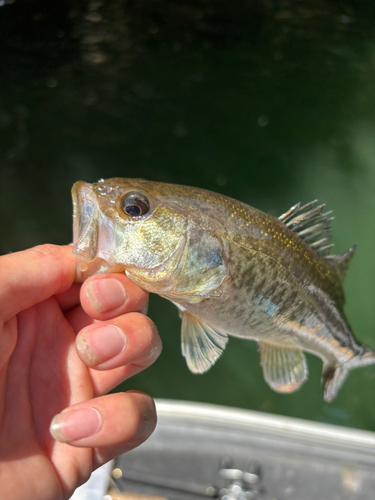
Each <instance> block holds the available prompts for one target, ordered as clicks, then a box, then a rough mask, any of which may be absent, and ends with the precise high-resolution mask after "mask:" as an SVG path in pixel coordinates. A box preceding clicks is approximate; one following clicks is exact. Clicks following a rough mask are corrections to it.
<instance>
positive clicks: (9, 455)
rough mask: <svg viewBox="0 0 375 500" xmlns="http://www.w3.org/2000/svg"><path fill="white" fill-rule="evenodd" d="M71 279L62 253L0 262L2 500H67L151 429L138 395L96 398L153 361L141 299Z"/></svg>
mask: <svg viewBox="0 0 375 500" xmlns="http://www.w3.org/2000/svg"><path fill="white" fill-rule="evenodd" d="M74 276H75V259H74V257H73V255H72V253H71V248H70V247H59V246H53V245H42V246H39V247H36V248H33V249H30V250H26V251H24V252H18V253H14V254H9V255H5V256H1V257H0V485H1V488H0V491H1V499H2V500H18V499H19V500H21V499H25V498H27V499H28V500H34V499H35V500H60V499H67V498H69V497H70V495H71V494H72V493H73V491H74V490H75V488H76V487H77V486H79V485H80V484H81V483H83V482H84V481H86V480H87V479H88V478H89V476H90V474H91V472H92V471H93V470H94V469H95V468H97V467H98V466H100V465H101V464H103V463H105V462H107V461H108V460H111V459H112V458H114V457H115V456H117V455H119V454H121V453H124V452H125V451H128V450H130V449H132V448H134V447H136V446H138V445H139V444H141V443H142V442H143V441H145V440H146V439H147V438H148V437H149V435H150V434H151V433H152V431H153V430H154V427H155V424H156V414H155V408H154V404H153V401H152V399H151V398H150V397H149V396H147V395H146V394H143V393H140V392H135V391H134V392H132V391H129V392H125V393H116V394H110V395H107V396H104V394H105V393H106V392H108V391H109V390H110V389H112V388H113V387H115V386H116V385H117V384H119V383H120V382H121V381H123V380H125V379H127V378H129V377H131V376H132V375H134V374H135V373H137V372H139V371H141V370H143V369H144V368H146V367H147V366H149V365H150V364H151V363H153V361H155V359H156V358H157V357H158V355H159V353H160V351H161V341H160V338H159V336H158V334H157V331H156V328H155V326H154V325H153V323H152V322H151V320H150V319H148V318H147V317H146V316H144V315H143V314H140V313H142V312H144V311H145V309H146V307H147V299H148V294H147V293H146V292H145V291H144V290H141V289H140V288H138V287H137V286H136V285H134V284H133V283H132V282H131V281H129V280H128V279H127V278H126V276H125V275H123V274H113V275H97V276H93V277H91V278H89V279H88V280H87V281H86V282H85V283H83V285H80V284H78V283H74ZM52 419H53V422H52V425H51V432H52V435H51V433H50V430H49V427H50V424H51V421H52ZM53 436H54V437H53Z"/></svg>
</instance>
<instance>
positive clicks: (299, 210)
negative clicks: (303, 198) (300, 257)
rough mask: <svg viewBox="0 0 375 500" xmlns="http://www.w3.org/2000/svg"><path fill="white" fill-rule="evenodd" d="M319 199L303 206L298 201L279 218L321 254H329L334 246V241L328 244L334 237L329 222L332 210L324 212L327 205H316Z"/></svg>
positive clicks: (331, 218)
mask: <svg viewBox="0 0 375 500" xmlns="http://www.w3.org/2000/svg"><path fill="white" fill-rule="evenodd" d="M317 201H318V200H314V201H311V202H310V203H307V204H306V205H303V206H302V207H301V204H300V203H297V205H294V206H293V207H292V208H291V209H290V210H288V211H287V212H286V213H285V214H283V215H280V217H279V220H280V221H281V222H283V223H284V224H285V225H286V226H287V227H288V228H289V229H291V230H292V231H294V232H295V233H296V234H298V236H299V237H300V238H302V239H303V240H304V241H305V242H306V243H307V244H308V245H310V246H311V248H313V249H314V250H316V251H317V252H318V253H319V254H320V255H323V256H327V255H328V254H329V252H330V249H331V248H332V247H333V243H331V244H328V245H327V243H328V241H329V240H330V239H331V238H332V235H331V234H330V230H331V227H330V225H329V224H330V222H331V221H332V220H333V217H328V216H329V215H330V214H331V213H332V211H329V212H324V213H323V212H322V210H323V208H324V207H325V205H324V204H323V205H318V206H316V207H314V205H315V203H316V202H317Z"/></svg>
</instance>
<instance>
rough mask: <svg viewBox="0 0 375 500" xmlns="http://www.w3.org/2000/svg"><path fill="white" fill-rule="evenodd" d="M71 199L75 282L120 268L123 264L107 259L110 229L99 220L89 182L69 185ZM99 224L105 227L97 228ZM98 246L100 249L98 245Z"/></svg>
mask: <svg viewBox="0 0 375 500" xmlns="http://www.w3.org/2000/svg"><path fill="white" fill-rule="evenodd" d="M72 198H73V255H74V256H75V257H76V259H77V266H76V281H77V282H79V283H82V282H83V281H84V280H85V279H87V278H88V277H90V276H92V275H93V274H99V273H108V272H121V271H123V270H124V266H119V265H114V264H113V263H110V262H108V260H109V254H108V251H105V250H106V249H105V247H107V249H108V247H110V246H111V240H112V236H111V235H112V230H111V228H110V227H109V226H108V223H107V224H105V221H103V220H102V217H101V213H100V210H99V207H98V202H97V199H96V195H95V193H94V191H93V189H92V184H89V183H87V182H83V181H78V182H76V183H75V184H74V186H73V188H72ZM103 225H105V228H103V227H101V226H103ZM100 238H101V243H100V244H99V241H100ZM100 246H103V247H104V248H99V247H100ZM107 254H108V255H107ZM107 258H108V260H107Z"/></svg>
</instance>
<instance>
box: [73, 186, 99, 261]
mask: <svg viewBox="0 0 375 500" xmlns="http://www.w3.org/2000/svg"><path fill="white" fill-rule="evenodd" d="M72 197H73V254H74V255H75V256H76V257H77V258H78V259H80V260H84V261H87V262H92V261H93V260H94V259H95V257H96V253H97V249H98V208H97V203H96V199H95V194H94V192H93V190H92V185H91V184H88V183H86V182H82V181H79V182H76V183H75V184H74V186H73V189H72Z"/></svg>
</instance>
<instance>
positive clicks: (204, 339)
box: [181, 311, 228, 373]
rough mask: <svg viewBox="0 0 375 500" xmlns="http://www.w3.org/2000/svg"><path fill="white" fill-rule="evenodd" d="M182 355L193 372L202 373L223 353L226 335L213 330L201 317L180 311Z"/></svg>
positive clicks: (226, 339)
mask: <svg viewBox="0 0 375 500" xmlns="http://www.w3.org/2000/svg"><path fill="white" fill-rule="evenodd" d="M181 316H182V326H181V348H182V355H183V356H184V357H185V358H186V363H187V365H188V367H189V369H190V371H191V372H193V373H204V372H206V371H207V370H209V369H210V368H211V366H212V365H213V364H214V363H215V361H216V360H217V359H218V358H219V357H220V356H221V354H222V353H223V351H224V349H225V346H226V344H227V342H228V335H227V334H225V333H221V332H218V331H216V330H214V329H213V328H212V327H211V326H210V325H208V324H207V323H206V322H204V321H203V320H202V319H200V318H197V317H196V316H193V315H192V314H189V313H188V312H187V311H183V312H182V315H181Z"/></svg>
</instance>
